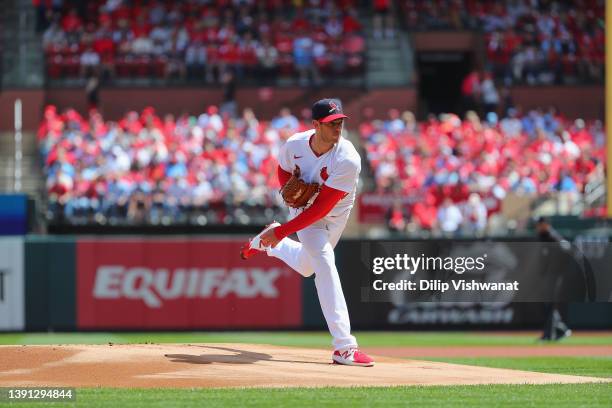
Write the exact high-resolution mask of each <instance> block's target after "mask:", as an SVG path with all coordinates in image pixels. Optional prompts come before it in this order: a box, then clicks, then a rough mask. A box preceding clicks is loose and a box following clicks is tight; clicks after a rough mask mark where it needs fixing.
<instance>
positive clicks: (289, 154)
mask: <svg viewBox="0 0 612 408" xmlns="http://www.w3.org/2000/svg"><path fill="white" fill-rule="evenodd" d="M314 133H315V130H314V129H311V130H308V131H306V132H302V133H297V134H295V135H293V136H291V137H290V138H289V139H288V140H287V143H285V145H283V147H281V149H280V153H279V159H278V161H279V165H280V166H281V168H282V169H283V170H285V171H287V172H289V173H291V172H292V171H293V170H294V168H295V166H296V165H297V166H299V167H300V170H301V178H302V179H303V180H304V181H306V182H308V183H312V182H316V183H319V184H320V185H322V184H325V185H327V186H328V187H331V188H334V189H337V190H341V191H344V192H346V193H347V195H346V196H345V197H344V198H343V199H341V200H340V201H339V202H338V203H337V204H336V206H335V207H334V208H333V209H332V210H331V211H330V212H329V213H328V214H327V215H326V216H324V217H323V218H321V219H320V220H318V221H316V222H314V223H313V224H311V225H309V226H308V227H306V228H304V229H302V230H300V231H298V232H297V235H298V238H299V240H300V242H297V241H295V240H292V239H290V238H284V239H282V240H281V241H280V242H279V243H278V245H277V246H276V247H275V248H270V249H268V250H267V253H268V255H270V256H274V257H276V258H279V259H281V260H282V261H284V262H285V263H286V264H287V265H289V266H290V267H291V268H293V269H294V270H296V271H297V272H298V273H300V274H301V275H303V276H305V277H308V276H311V275H312V274H313V273H315V285H316V287H317V294H318V296H319V302H320V303H321V309H322V310H323V316H324V317H325V320H326V322H327V326H328V328H329V331H330V333H331V335H332V337H333V345H334V348H335V349H336V350H344V349H348V348H352V347H357V341H356V339H355V337H353V336H352V335H351V323H350V320H349V314H348V309H347V307H346V301H345V299H344V294H343V293H342V286H341V284H340V278H339V276H338V270H337V269H336V262H335V257H334V248H335V246H336V244H337V243H338V241H339V240H340V236H341V235H342V231H344V227H345V226H346V222H347V220H348V217H349V214H350V211H351V208H353V203H354V201H355V193H356V189H357V181H358V179H359V172H360V171H361V158H360V157H359V153H357V150H356V149H355V147H354V146H353V144H352V143H351V142H349V141H348V140H346V139H345V138H343V137H340V139H339V141H338V143H336V144H335V145H334V147H333V148H332V149H331V150H329V151H328V152H326V153H324V154H322V155H321V156H317V155H316V154H315V153H314V151H313V150H312V148H311V147H310V143H309V140H310V138H311V137H313V135H314ZM314 199H315V197H313V198H312V199H311V201H310V203H309V205H310V204H312V201H314ZM301 211H302V209H295V208H290V209H289V216H290V218H291V219H293V218H294V217H296V216H297V215H298V214H300V212H301Z"/></svg>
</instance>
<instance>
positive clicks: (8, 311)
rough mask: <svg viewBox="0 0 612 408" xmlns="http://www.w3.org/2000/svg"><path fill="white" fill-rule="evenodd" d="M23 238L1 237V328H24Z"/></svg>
mask: <svg viewBox="0 0 612 408" xmlns="http://www.w3.org/2000/svg"><path fill="white" fill-rule="evenodd" d="M24 305H25V302H24V277H23V239H22V238H0V330H23V329H24V321H25V318H24V317H25V312H24V309H25V306H24Z"/></svg>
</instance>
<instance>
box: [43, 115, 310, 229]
mask: <svg viewBox="0 0 612 408" xmlns="http://www.w3.org/2000/svg"><path fill="white" fill-rule="evenodd" d="M301 129H305V128H304V127H303V126H302V124H301V123H300V121H299V120H298V119H297V118H295V117H294V116H293V115H291V113H290V112H289V111H288V110H286V109H283V111H282V112H281V113H280V114H279V116H278V117H277V118H275V119H274V120H272V121H271V122H270V123H264V122H260V121H259V120H257V118H256V117H255V115H254V114H253V111H252V110H250V109H245V110H244V112H243V114H242V116H241V117H240V118H238V119H230V118H229V117H227V116H225V117H222V116H221V115H220V114H219V111H218V109H217V107H215V106H209V107H208V108H207V110H206V112H205V113H202V114H201V115H199V116H187V115H184V116H180V117H177V118H175V117H174V116H173V115H165V116H164V117H163V118H162V117H159V116H158V115H157V114H156V112H155V111H154V110H153V109H152V108H146V109H144V110H143V111H142V112H141V113H138V112H135V111H132V112H128V113H127V114H126V115H125V116H124V117H123V118H122V119H121V120H119V121H118V122H112V121H105V120H104V118H103V117H102V116H101V114H100V113H99V112H97V111H95V110H92V111H91V112H90V113H89V116H88V117H87V118H83V117H81V115H79V114H78V113H77V112H76V111H74V110H67V111H66V112H63V113H59V112H57V110H56V108H55V107H54V106H48V107H47V108H46V109H45V113H44V120H43V122H42V124H41V126H40V129H39V132H38V137H39V141H40V148H41V153H42V157H43V160H44V171H45V174H46V186H47V191H48V202H49V205H48V209H49V210H48V218H49V219H50V220H51V221H56V222H68V223H72V224H88V223H98V224H110V225H113V224H115V225H116V224H122V223H128V224H139V223H146V224H161V225H166V224H195V225H204V224H210V223H212V224H215V223H225V224H263V223H265V222H269V220H270V219H273V218H275V217H281V216H283V214H284V213H283V211H284V210H282V209H281V207H280V206H279V204H281V203H282V200H281V198H280V196H279V194H278V189H279V186H278V180H277V178H276V177H270V176H269V175H270V174H276V166H277V164H276V155H277V152H278V148H279V146H280V144H281V142H282V141H283V140H284V139H286V138H287V137H289V136H290V135H291V134H293V133H295V132H297V131H299V130H301Z"/></svg>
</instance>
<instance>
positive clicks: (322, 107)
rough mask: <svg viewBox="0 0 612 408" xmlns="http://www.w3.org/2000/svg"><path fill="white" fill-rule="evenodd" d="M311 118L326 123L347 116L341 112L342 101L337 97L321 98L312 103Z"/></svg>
mask: <svg viewBox="0 0 612 408" xmlns="http://www.w3.org/2000/svg"><path fill="white" fill-rule="evenodd" d="M312 118H313V119H314V120H316V121H319V122H323V123H327V122H331V121H333V120H336V119H341V118H348V116H346V115H345V114H344V113H342V102H340V100H339V99H321V100H320V101H317V102H315V103H314V105H312Z"/></svg>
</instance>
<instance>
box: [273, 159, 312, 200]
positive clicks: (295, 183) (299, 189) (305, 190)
mask: <svg viewBox="0 0 612 408" xmlns="http://www.w3.org/2000/svg"><path fill="white" fill-rule="evenodd" d="M300 174H301V171H300V167H299V166H295V170H293V175H291V177H290V178H289V180H287V182H286V183H285V185H284V186H283V187H282V188H281V190H280V193H281V195H282V196H283V200H284V201H285V204H287V205H288V206H289V207H293V208H302V207H304V206H305V205H306V204H307V203H308V200H310V199H311V198H312V196H313V195H315V194H316V193H317V192H318V191H319V185H318V184H317V183H306V182H305V181H304V180H302V179H300Z"/></svg>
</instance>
